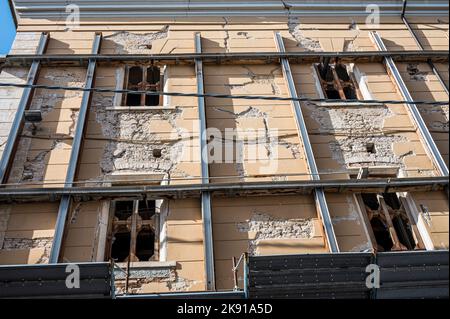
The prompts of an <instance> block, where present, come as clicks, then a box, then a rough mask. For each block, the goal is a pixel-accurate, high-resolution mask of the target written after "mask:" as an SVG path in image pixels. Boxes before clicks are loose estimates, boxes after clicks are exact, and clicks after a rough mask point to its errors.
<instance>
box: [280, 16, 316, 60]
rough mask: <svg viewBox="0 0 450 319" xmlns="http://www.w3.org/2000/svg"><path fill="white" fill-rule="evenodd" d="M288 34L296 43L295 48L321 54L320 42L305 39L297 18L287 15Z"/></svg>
mask: <svg viewBox="0 0 450 319" xmlns="http://www.w3.org/2000/svg"><path fill="white" fill-rule="evenodd" d="M288 27H289V33H290V34H291V35H292V37H293V38H294V39H295V40H296V41H297V46H298V47H299V48H303V49H305V50H306V51H315V52H323V48H322V46H321V45H320V41H318V40H314V39H311V38H308V37H305V36H304V35H303V34H302V30H301V25H300V19H299V17H293V16H291V15H289V19H288Z"/></svg>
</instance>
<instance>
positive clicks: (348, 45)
mask: <svg viewBox="0 0 450 319" xmlns="http://www.w3.org/2000/svg"><path fill="white" fill-rule="evenodd" d="M349 30H352V31H354V33H355V34H354V36H353V37H351V38H350V39H345V40H344V47H343V49H342V51H349V52H350V51H359V47H358V46H357V45H356V44H355V41H356V39H358V37H359V36H360V34H361V32H360V30H359V26H358V24H357V23H356V22H355V21H352V23H351V24H350V25H349Z"/></svg>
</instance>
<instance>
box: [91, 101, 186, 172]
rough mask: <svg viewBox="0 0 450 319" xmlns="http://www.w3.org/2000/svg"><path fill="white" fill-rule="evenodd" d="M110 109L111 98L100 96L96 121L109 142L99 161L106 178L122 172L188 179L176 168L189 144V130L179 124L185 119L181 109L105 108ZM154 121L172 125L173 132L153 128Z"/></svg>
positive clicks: (96, 108) (94, 104)
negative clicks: (180, 176)
mask: <svg viewBox="0 0 450 319" xmlns="http://www.w3.org/2000/svg"><path fill="white" fill-rule="evenodd" d="M110 106H112V100H111V98H106V97H102V96H101V95H97V97H96V98H95V99H94V101H93V108H94V109H95V111H96V121H97V122H98V123H99V124H100V125H101V129H102V133H103V136H104V139H106V140H107V141H108V142H107V145H106V147H105V149H104V153H103V156H102V159H101V161H100V167H101V170H102V173H103V174H104V175H108V174H112V173H117V172H121V173H164V174H166V177H170V175H171V174H173V173H177V174H181V175H183V176H188V174H187V173H186V172H182V171H179V170H177V169H176V166H177V164H178V163H179V162H180V161H181V158H182V155H183V151H184V148H185V146H186V143H187V142H188V139H187V138H186V136H187V135H188V132H187V130H186V129H184V128H181V127H180V126H179V125H178V124H177V120H178V119H180V118H181V116H182V110H181V109H179V108H175V109H167V110H154V111H149V112H132V111H130V112H117V111H115V110H107V109H106V108H107V107H110ZM153 122H163V123H164V122H165V123H167V124H169V127H170V131H169V132H164V133H161V132H158V131H157V130H155V128H152V127H151V125H152V123H153ZM162 134H163V135H162ZM155 149H158V150H161V157H155V156H154V150H155Z"/></svg>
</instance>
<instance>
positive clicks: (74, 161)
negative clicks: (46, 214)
mask: <svg viewBox="0 0 450 319" xmlns="http://www.w3.org/2000/svg"><path fill="white" fill-rule="evenodd" d="M101 40H102V35H101V34H100V33H97V34H96V35H95V38H94V43H93V45H92V54H98V53H99V52H100V44H101ZM96 66H97V64H96V62H95V60H92V59H91V60H90V61H89V65H88V68H87V73H86V81H85V85H84V87H85V88H86V89H90V88H92V87H93V84H94V79H95V69H96ZM91 99H92V92H90V91H85V92H84V93H83V97H82V99H81V105H80V111H79V114H78V120H77V125H76V128H75V135H74V137H73V142H72V150H71V152H70V160H69V167H68V169H67V174H66V181H65V184H64V187H72V186H73V182H74V180H75V174H76V171H77V166H78V160H79V157H80V153H81V144H82V141H83V135H84V131H85V127H86V119H87V115H88V112H89V105H90V103H91ZM71 201H72V198H71V196H70V195H64V196H63V197H62V198H61V203H60V205H59V210H58V217H57V219H56V225H55V235H54V237H53V245H52V250H51V252H50V260H49V263H54V264H56V263H58V260H59V254H60V252H61V245H62V241H63V237H64V228H65V225H66V220H67V215H68V213H69V208H70V203H71Z"/></svg>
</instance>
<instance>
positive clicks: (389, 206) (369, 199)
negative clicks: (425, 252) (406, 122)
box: [353, 168, 421, 252]
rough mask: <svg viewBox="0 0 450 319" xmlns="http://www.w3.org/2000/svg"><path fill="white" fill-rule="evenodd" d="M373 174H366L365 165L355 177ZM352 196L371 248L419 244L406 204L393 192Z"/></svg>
mask: <svg viewBox="0 0 450 319" xmlns="http://www.w3.org/2000/svg"><path fill="white" fill-rule="evenodd" d="M353 177H354V176H353ZM374 177H378V176H376V175H372V174H370V173H369V168H362V169H361V170H360V172H359V174H358V176H357V177H356V178H358V179H361V178H374ZM391 177H392V176H391ZM356 198H357V200H358V202H359V206H360V207H361V211H362V213H363V214H364V216H363V218H364V220H365V222H366V224H367V228H368V231H369V236H370V237H371V241H372V243H373V245H374V250H375V251H380V252H382V251H395V250H414V249H420V248H421V247H420V246H421V245H420V242H419V239H418V238H417V236H416V235H415V233H414V230H413V227H412V223H411V221H410V218H409V216H410V214H409V213H408V211H407V209H408V207H407V205H405V203H404V201H402V198H401V197H399V196H398V195H397V193H363V194H359V195H357V197H356Z"/></svg>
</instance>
